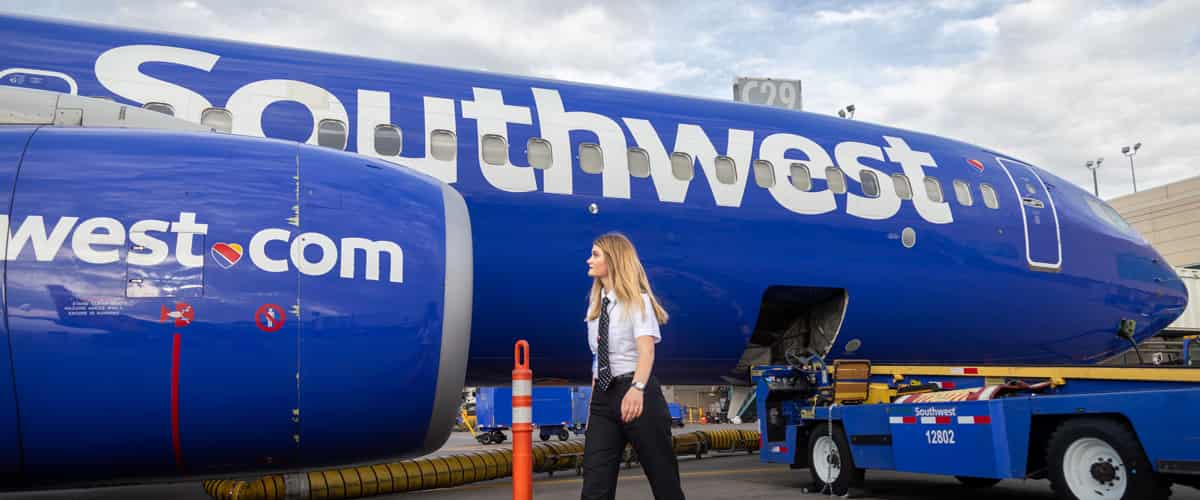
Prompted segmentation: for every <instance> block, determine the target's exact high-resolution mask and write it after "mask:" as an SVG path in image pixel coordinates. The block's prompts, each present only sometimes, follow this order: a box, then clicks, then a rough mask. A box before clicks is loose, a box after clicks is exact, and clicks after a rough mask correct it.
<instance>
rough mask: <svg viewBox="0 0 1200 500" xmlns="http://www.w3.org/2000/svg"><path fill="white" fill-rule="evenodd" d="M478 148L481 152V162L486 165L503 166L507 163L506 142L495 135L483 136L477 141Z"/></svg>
mask: <svg viewBox="0 0 1200 500" xmlns="http://www.w3.org/2000/svg"><path fill="white" fill-rule="evenodd" d="M479 143H480V145H479V147H480V148H481V149H482V151H483V161H484V162H486V163H487V164H488V165H504V164H506V163H508V141H506V140H504V137H501V136H499V135H496V134H485V135H484V136H483V138H481V139H479Z"/></svg>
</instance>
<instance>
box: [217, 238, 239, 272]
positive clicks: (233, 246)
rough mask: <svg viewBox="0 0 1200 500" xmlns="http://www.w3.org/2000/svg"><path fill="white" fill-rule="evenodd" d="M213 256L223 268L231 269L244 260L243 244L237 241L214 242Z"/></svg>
mask: <svg viewBox="0 0 1200 500" xmlns="http://www.w3.org/2000/svg"><path fill="white" fill-rule="evenodd" d="M212 258H213V260H215V261H217V265H218V266H221V268H222V269H229V268H231V267H233V265H234V264H237V263H238V261H240V260H242V246H241V245H239V244H237V243H214V244H213V246H212Z"/></svg>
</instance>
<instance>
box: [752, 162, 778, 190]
mask: <svg viewBox="0 0 1200 500" xmlns="http://www.w3.org/2000/svg"><path fill="white" fill-rule="evenodd" d="M754 183H755V184H758V187H760V188H763V189H771V188H773V187H775V165H772V164H771V162H769V161H767V160H755V161H754Z"/></svg>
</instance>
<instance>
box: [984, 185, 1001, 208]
mask: <svg viewBox="0 0 1200 500" xmlns="http://www.w3.org/2000/svg"><path fill="white" fill-rule="evenodd" d="M979 194H981V195H982V196H983V205H984V206H986V207H988V208H991V209H996V208H1000V198H999V197H997V196H996V189H995V188H993V187H992V185H991V184H988V183H986V182H985V183H983V184H980V185H979Z"/></svg>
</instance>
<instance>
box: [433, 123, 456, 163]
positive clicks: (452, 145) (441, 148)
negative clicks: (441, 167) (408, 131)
mask: <svg viewBox="0 0 1200 500" xmlns="http://www.w3.org/2000/svg"><path fill="white" fill-rule="evenodd" d="M429 154H431V155H432V156H433V158H434V159H435V160H439V161H451V160H453V159H454V157H455V156H457V154H458V140H457V139H456V138H455V137H454V132H451V131H449V130H442V129H437V130H434V131H433V132H430V133H429Z"/></svg>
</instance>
